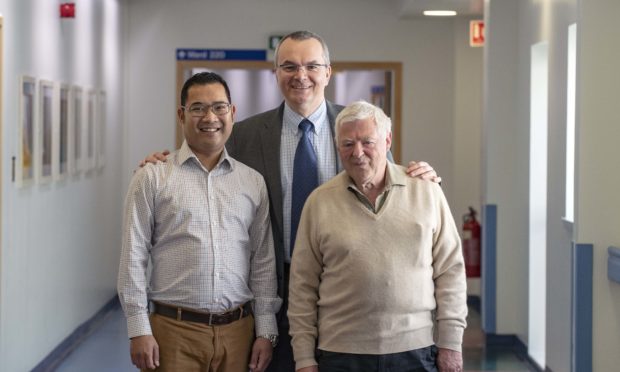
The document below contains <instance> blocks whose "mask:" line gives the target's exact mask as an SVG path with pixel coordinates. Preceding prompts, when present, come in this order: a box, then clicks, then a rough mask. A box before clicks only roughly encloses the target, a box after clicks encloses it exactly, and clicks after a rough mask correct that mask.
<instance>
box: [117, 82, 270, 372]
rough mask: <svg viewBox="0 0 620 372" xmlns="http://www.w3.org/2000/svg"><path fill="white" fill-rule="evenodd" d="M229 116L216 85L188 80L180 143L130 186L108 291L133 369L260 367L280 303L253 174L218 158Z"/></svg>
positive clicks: (261, 194) (262, 191)
mask: <svg viewBox="0 0 620 372" xmlns="http://www.w3.org/2000/svg"><path fill="white" fill-rule="evenodd" d="M234 115H235V106H233V105H232V104H231V99H230V91H229V89H228V85H227V84H226V81H224V80H223V79H222V78H221V77H220V76H219V75H217V74H214V73H199V74H196V75H194V76H192V77H191V78H190V79H188V80H187V81H186V82H185V85H184V86H183V89H182V91H181V107H179V109H178V118H179V122H180V125H181V127H182V128H183V132H184V135H185V141H184V143H183V145H182V146H181V148H180V149H179V150H178V151H176V152H174V153H173V154H171V155H170V157H169V158H168V161H167V162H165V163H158V164H149V165H147V166H145V167H143V168H141V169H140V170H138V171H137V172H136V174H135V175H134V177H133V179H132V182H131V184H130V186H129V191H128V193H127V197H126V200H125V216H124V217H125V219H124V231H123V247H122V253H121V259H120V267H119V275H118V293H119V297H120V300H121V304H122V306H123V310H124V312H125V316H126V317H127V328H128V333H129V337H130V339H131V360H132V362H133V364H134V365H136V367H138V368H141V369H143V370H144V369H155V368H157V370H159V371H198V370H210V371H247V370H248V366H249V368H250V369H251V370H253V371H255V372H256V371H264V370H265V368H266V367H267V365H268V364H269V362H270V360H271V356H272V351H273V349H272V347H273V346H274V345H273V344H274V343H275V342H276V340H277V332H278V331H277V324H276V317H275V314H276V313H277V311H278V309H279V308H280V305H281V299H280V298H278V296H277V293H276V291H277V283H276V270H275V258H274V249H273V238H272V232H271V226H270V220H269V201H268V197H267V190H266V186H265V182H264V180H263V177H262V176H261V175H260V174H259V173H258V172H256V171H254V170H253V169H251V168H249V167H247V166H246V165H244V164H242V163H239V162H237V161H236V160H234V159H233V158H231V157H230V156H228V153H227V152H226V149H225V147H224V145H225V143H226V141H227V139H228V137H229V136H230V133H231V131H232V126H233V119H234ZM149 259H150V260H151V263H152V272H151V274H150V281H149V279H148V278H149V277H148V275H147V263H148V261H149ZM149 303H151V309H152V313H151V314H149ZM255 335H256V337H255Z"/></svg>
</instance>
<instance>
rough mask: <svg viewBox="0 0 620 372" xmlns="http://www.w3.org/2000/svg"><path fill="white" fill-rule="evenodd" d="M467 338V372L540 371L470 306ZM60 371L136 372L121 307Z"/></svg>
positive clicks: (464, 344) (465, 360) (465, 345)
mask: <svg viewBox="0 0 620 372" xmlns="http://www.w3.org/2000/svg"><path fill="white" fill-rule="evenodd" d="M467 322H468V327H467V330H466V331H465V336H464V339H463V359H464V367H465V371H471V372H474V371H536V369H535V368H533V367H531V366H529V364H528V363H527V361H525V360H523V357H522V356H519V355H518V354H517V353H516V352H515V351H514V350H513V349H511V348H509V347H505V346H503V347H500V346H493V345H491V346H485V337H484V333H483V332H482V330H481V328H480V315H479V313H478V312H477V311H476V310H475V309H473V308H471V307H470V309H469V317H468V320H467ZM56 371H60V372H84V371H89V372H125V371H127V372H129V371H131V372H135V371H136V368H134V367H133V366H132V364H131V360H130V359H129V341H128V340H127V326H126V323H125V318H124V316H123V312H122V310H121V309H120V307H119V306H117V307H115V308H114V310H113V311H112V312H111V313H110V314H108V315H107V316H106V319H105V321H104V322H103V323H102V325H101V326H100V327H99V328H98V329H97V330H96V331H94V332H93V333H92V334H91V335H90V336H89V337H87V338H86V339H85V340H84V342H83V343H82V344H81V345H80V346H79V347H77V348H76V349H75V350H74V351H73V352H72V353H71V354H70V355H69V356H68V357H67V358H66V359H65V360H64V361H63V363H62V364H61V365H60V366H59V367H58V368H57V369H56Z"/></svg>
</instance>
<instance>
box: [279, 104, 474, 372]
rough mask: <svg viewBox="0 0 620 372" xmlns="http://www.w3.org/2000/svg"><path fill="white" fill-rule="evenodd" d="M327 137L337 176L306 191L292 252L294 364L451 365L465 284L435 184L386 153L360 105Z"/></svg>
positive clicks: (458, 362)
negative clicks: (337, 167) (340, 168)
mask: <svg viewBox="0 0 620 372" xmlns="http://www.w3.org/2000/svg"><path fill="white" fill-rule="evenodd" d="M335 139H336V145H337V148H338V153H339V156H340V159H341V160H342V164H343V165H344V168H345V172H342V173H340V174H339V175H338V176H336V177H335V178H333V179H332V180H330V181H328V182H326V183H325V184H323V185H322V186H320V187H318V188H317V189H316V190H315V191H314V192H313V193H312V194H310V196H309V197H308V199H307V201H306V204H305V206H304V209H303V212H302V216H301V221H300V225H299V229H298V234H297V239H296V244H295V247H294V250H293V252H294V253H293V258H292V263H291V274H290V287H289V296H290V298H289V301H290V302H289V310H288V318H289V321H290V328H291V331H290V333H291V336H292V340H293V341H292V344H293V352H294V357H295V363H296V370H297V371H317V370H320V371H321V372H326V371H383V370H390V371H393V370H394V371H435V370H437V369H439V371H460V370H461V369H462V363H463V362H462V357H461V343H462V337H463V330H464V328H465V326H466V321H465V318H466V315H467V305H466V280H465V271H464V265H463V257H462V253H461V244H460V239H459V236H458V232H457V229H456V226H455V223H454V220H453V218H452V215H451V213H450V209H449V207H448V204H447V202H446V199H445V197H444V195H443V193H442V191H441V188H440V187H439V185H437V184H435V183H433V182H429V181H424V180H421V179H419V178H411V177H407V175H406V170H405V168H403V167H401V166H398V165H395V164H393V163H391V162H388V161H387V158H386V153H387V150H388V149H389V148H390V145H391V142H392V135H391V122H390V119H389V118H388V117H387V116H386V115H385V114H384V113H383V111H381V110H380V109H379V108H377V107H375V106H373V105H371V104H369V103H366V102H355V103H353V104H352V105H350V106H348V107H346V108H345V109H344V110H343V111H342V112H340V114H339V115H338V117H337V118H336V138H335ZM434 335H435V337H434ZM317 340H318V353H317V354H318V358H316V357H315V355H316V354H315V351H316V347H317ZM317 362H318V363H317Z"/></svg>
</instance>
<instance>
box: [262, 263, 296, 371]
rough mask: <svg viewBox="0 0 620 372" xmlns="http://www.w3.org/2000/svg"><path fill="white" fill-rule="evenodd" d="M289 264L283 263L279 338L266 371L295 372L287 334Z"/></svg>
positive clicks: (291, 349) (289, 337)
mask: <svg viewBox="0 0 620 372" xmlns="http://www.w3.org/2000/svg"><path fill="white" fill-rule="evenodd" d="M289 273H290V265H289V264H286V263H285V264H284V295H283V296H282V297H283V298H282V300H283V301H282V307H281V308H280V313H279V314H278V315H279V316H278V320H279V321H278V333H279V335H280V336H279V337H280V339H279V340H278V345H277V346H276V348H275V349H273V357H272V359H271V363H269V367H268V368H267V372H295V360H294V359H293V347H292V346H291V335H289V333H288V331H289V325H288V317H287V315H286V312H287V311H288V278H289Z"/></svg>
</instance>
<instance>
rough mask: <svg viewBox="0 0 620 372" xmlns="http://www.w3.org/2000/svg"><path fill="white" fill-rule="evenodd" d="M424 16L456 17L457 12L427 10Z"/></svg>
mask: <svg viewBox="0 0 620 372" xmlns="http://www.w3.org/2000/svg"><path fill="white" fill-rule="evenodd" d="M424 15H425V16H431V17H450V16H455V15H456V12H455V11H454V10H425V11H424Z"/></svg>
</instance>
